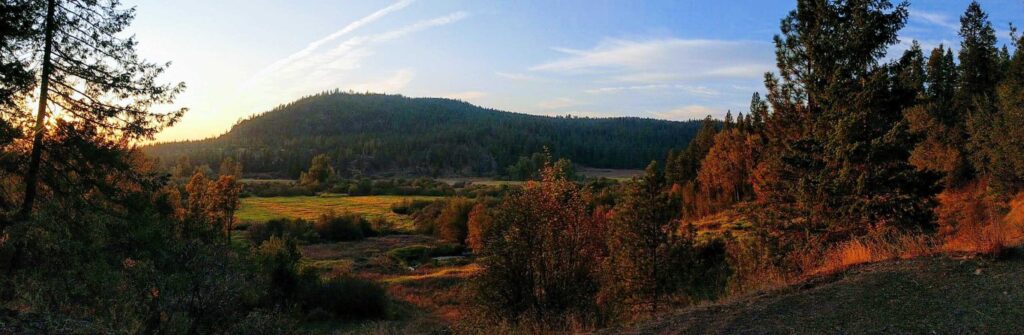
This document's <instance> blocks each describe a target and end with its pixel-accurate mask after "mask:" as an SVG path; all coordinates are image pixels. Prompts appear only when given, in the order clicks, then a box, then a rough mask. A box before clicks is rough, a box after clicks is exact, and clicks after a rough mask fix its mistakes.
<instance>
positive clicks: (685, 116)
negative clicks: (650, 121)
mask: <svg viewBox="0 0 1024 335" xmlns="http://www.w3.org/2000/svg"><path fill="white" fill-rule="evenodd" d="M651 114H652V115H654V117H656V118H659V119H666V120H679V121H685V120H697V119H703V118H704V117H706V116H708V115H711V117H717V116H720V115H724V114H725V113H724V112H723V111H720V110H717V109H713V108H711V107H707V106H702V105H689V106H683V107H679V108H675V109H672V110H668V111H664V112H655V113H651Z"/></svg>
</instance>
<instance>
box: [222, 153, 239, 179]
mask: <svg viewBox="0 0 1024 335" xmlns="http://www.w3.org/2000/svg"><path fill="white" fill-rule="evenodd" d="M217 171H218V174H219V175H221V176H232V177H235V180H241V179H242V163H239V162H238V161H236V160H235V159H234V158H231V157H226V158H224V160H222V161H221V162H220V169H218V170H217Z"/></svg>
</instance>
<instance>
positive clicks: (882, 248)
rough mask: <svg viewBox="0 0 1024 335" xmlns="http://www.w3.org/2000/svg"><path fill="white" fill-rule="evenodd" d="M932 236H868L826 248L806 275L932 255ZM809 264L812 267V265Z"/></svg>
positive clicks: (933, 240)
mask: <svg viewBox="0 0 1024 335" xmlns="http://www.w3.org/2000/svg"><path fill="white" fill-rule="evenodd" d="M938 244H939V243H938V241H936V240H935V239H934V238H933V237H930V236H926V235H918V234H908V233H896V234H880V235H876V236H869V237H867V238H863V239H857V240H852V241H847V242H843V243H840V244H838V245H835V246H833V247H831V248H829V249H827V250H826V251H825V252H824V253H823V255H821V256H820V257H819V256H815V258H818V260H819V261H817V264H818V265H817V266H811V267H809V268H810V269H811V270H810V271H808V272H809V275H822V274H829V273H835V272H838V271H842V270H845V269H847V268H849V267H851V266H854V265H858V264H865V263H874V262H881V261H887V260H893V259H910V258H915V257H921V256H928V255H933V254H935V253H936V252H937V251H938V249H937V248H936V245H938ZM809 263H811V264H813V262H810V261H809Z"/></svg>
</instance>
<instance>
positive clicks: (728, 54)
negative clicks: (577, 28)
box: [530, 38, 773, 83]
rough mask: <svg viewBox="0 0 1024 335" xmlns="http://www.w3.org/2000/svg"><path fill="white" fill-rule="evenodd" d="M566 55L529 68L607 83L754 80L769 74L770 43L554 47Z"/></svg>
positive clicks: (616, 43)
mask: <svg viewBox="0 0 1024 335" xmlns="http://www.w3.org/2000/svg"><path fill="white" fill-rule="evenodd" d="M555 50H556V51H558V52H560V53H563V54H565V56H566V57H563V58H561V59H557V60H553V61H550V62H547V63H543V64H539V65H536V66H533V67H531V68H530V70H532V71H537V72H550V73H561V74H570V75H572V74H577V75H586V74H608V75H610V78H611V79H612V80H617V81H623V82H639V83H657V82H666V81H678V80H697V79H700V80H707V79H728V78H757V77H760V76H761V75H763V74H764V72H766V71H769V70H771V68H772V66H771V64H772V63H771V61H772V59H773V58H772V53H771V50H772V49H771V45H770V44H768V43H763V42H753V41H723V40H687V39H675V38H673V39H660V40H648V41H630V40H621V39H608V40H605V41H603V42H601V43H599V44H598V45H597V46H595V47H594V48H592V49H589V50H577V49H568V48H555Z"/></svg>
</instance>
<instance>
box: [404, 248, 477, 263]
mask: <svg viewBox="0 0 1024 335" xmlns="http://www.w3.org/2000/svg"><path fill="white" fill-rule="evenodd" d="M464 250H465V248H463V247H462V246H461V245H457V244H441V245H437V246H426V245H419V244H417V245H410V246H407V247H401V248H395V249H391V251H388V256H390V257H391V258H393V259H395V260H398V261H400V262H402V263H403V264H406V265H415V264H422V263H426V262H428V261H430V259H431V258H434V257H442V256H458V255H461V254H462V252H463V251H464Z"/></svg>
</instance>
